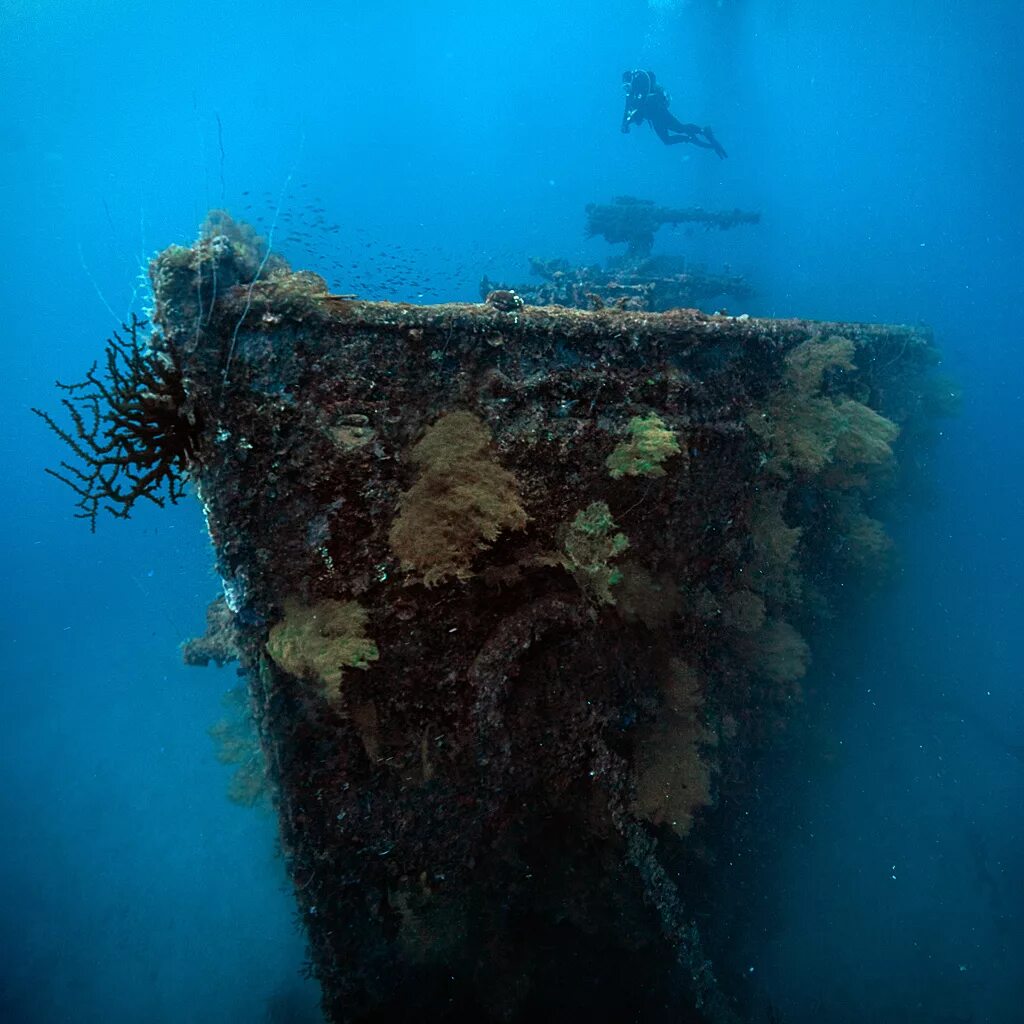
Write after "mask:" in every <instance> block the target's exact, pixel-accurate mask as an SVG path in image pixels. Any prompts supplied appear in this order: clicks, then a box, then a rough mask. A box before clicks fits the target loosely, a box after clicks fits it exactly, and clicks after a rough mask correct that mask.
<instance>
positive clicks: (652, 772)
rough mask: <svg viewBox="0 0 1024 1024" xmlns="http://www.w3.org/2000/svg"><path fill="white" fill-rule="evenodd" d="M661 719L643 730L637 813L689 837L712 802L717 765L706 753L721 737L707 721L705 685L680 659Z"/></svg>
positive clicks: (667, 687) (667, 684)
mask: <svg viewBox="0 0 1024 1024" xmlns="http://www.w3.org/2000/svg"><path fill="white" fill-rule="evenodd" d="M663 695H664V696H663V699H664V706H663V707H662V709H661V711H660V713H659V715H658V718H657V720H656V721H655V722H654V723H653V724H652V725H650V726H647V727H644V728H641V729H640V730H639V731H638V745H637V750H638V757H637V778H636V794H635V798H634V801H633V811H634V813H636V814H638V815H639V816H641V817H643V818H646V819H648V820H649V821H652V822H654V823H655V824H658V823H660V822H665V823H666V824H667V825H668V826H669V827H670V828H671V829H672V831H673V832H675V833H676V835H679V836H685V835H686V834H687V833H688V832H689V831H690V829H691V828H692V826H693V816H694V814H695V813H696V812H697V811H698V810H699V809H700V808H701V807H707V806H708V805H709V804H710V803H711V773H712V768H713V764H712V762H710V761H709V759H708V758H707V756H706V751H708V750H709V749H710V748H711V747H713V746H714V744H715V743H716V739H717V738H716V735H715V733H714V731H713V730H712V729H709V728H708V727H707V726H706V725H705V724H704V722H703V717H702V716H703V706H704V698H703V681H702V679H701V677H700V674H699V673H698V672H697V671H696V670H695V669H694V668H693V667H692V666H691V665H689V664H687V663H686V662H684V661H682V660H681V659H678V658H676V659H673V661H672V663H671V665H670V668H669V672H668V675H667V678H666V679H665V680H664V684H663Z"/></svg>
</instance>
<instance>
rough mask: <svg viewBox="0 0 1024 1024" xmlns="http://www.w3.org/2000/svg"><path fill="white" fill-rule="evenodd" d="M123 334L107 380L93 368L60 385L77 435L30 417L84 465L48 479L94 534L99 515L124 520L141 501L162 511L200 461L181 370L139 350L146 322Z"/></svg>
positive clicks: (109, 357) (113, 349)
mask: <svg viewBox="0 0 1024 1024" xmlns="http://www.w3.org/2000/svg"><path fill="white" fill-rule="evenodd" d="M123 327H124V333H123V335H122V334H118V333H116V332H115V333H114V335H113V336H112V337H111V338H109V339H108V340H107V347H106V353H105V372H104V371H103V370H100V371H98V370H97V364H96V363H93V365H92V368H91V369H90V370H89V372H88V373H87V374H86V377H85V380H83V381H81V382H80V383H78V384H62V383H61V382H60V381H57V387H58V388H60V389H61V390H62V391H64V392H67V395H68V397H66V398H62V399H61V403H62V404H63V406H64V408H65V409H66V410H67V411H68V414H69V415H70V416H71V422H72V425H73V428H72V429H68V430H65V429H64V428H63V427H61V426H59V425H58V424H57V422H56V421H55V420H54V419H53V417H52V416H50V415H49V413H46V412H42V411H41V410H39V409H33V410H32V411H33V412H34V413H36V415H38V416H41V417H42V418H43V419H44V420H45V421H46V423H47V425H48V426H49V427H50V429H51V430H52V431H53V432H54V433H55V434H56V435H57V436H58V437H59V438H60V439H61V440H62V441H64V443H65V444H66V445H67V446H68V447H69V448H70V449H71V451H72V452H73V453H74V454H75V455H76V456H77V458H78V459H79V460H80V463H81V464H80V465H77V466H75V465H71V464H70V463H68V462H61V464H60V465H61V470H62V471H58V470H55V469H47V470H46V472H47V473H49V474H50V475H51V476H55V477H56V478H57V479H58V480H60V481H62V482H63V483H65V484H67V485H68V486H69V487H70V488H71V489H72V490H73V491H74V492H75V493H76V494H77V495H78V498H79V500H78V502H77V507H78V509H79V511H78V512H77V513H76V517H77V518H79V519H88V520H89V524H90V527H91V529H92V530H93V531H94V532H95V530H96V516H97V514H98V513H99V510H100V509H101V508H105V509H106V510H107V511H108V512H109V513H110V514H111V515H114V516H117V517H118V518H119V519H127V518H128V517H129V515H130V513H131V510H132V508H133V507H134V505H135V503H136V502H137V501H139V500H140V499H145V500H147V501H151V502H153V504H155V505H159V506H161V507H163V505H164V504H165V503H166V502H168V501H169V502H170V503H171V504H174V503H175V502H177V501H178V499H179V498H181V497H183V496H184V494H185V480H186V477H187V474H188V470H189V467H190V466H191V465H192V463H193V462H194V461H195V460H196V458H197V441H198V437H199V424H198V422H197V417H196V416H195V414H194V413H190V412H188V411H187V410H186V401H185V389H184V386H183V384H182V378H181V372H180V370H179V368H178V367H177V366H176V365H175V364H174V362H173V360H171V358H170V357H169V356H166V355H164V354H162V353H157V352H154V351H153V350H152V349H151V348H149V347H147V346H145V345H144V344H143V343H142V342H141V340H140V332H141V331H142V330H143V329H144V328H145V327H146V321H144V320H140V319H139V318H138V317H136V316H134V315H133V316H132V319H131V323H130V324H124V325H123Z"/></svg>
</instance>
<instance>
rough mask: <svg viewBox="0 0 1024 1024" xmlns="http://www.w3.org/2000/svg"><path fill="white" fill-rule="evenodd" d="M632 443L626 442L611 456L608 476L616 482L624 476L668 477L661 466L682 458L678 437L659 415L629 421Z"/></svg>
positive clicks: (608, 462) (635, 417)
mask: <svg viewBox="0 0 1024 1024" xmlns="http://www.w3.org/2000/svg"><path fill="white" fill-rule="evenodd" d="M628 430H629V435H630V437H629V440H628V441H623V442H622V444H620V445H619V446H618V447H617V448H616V449H615V451H613V452H612V453H611V455H609V456H608V461H607V466H608V472H609V473H610V474H611V475H612V478H613V479H616V480H617V479H618V478H619V477H623V476H664V475H665V470H664V469H662V467H661V464H662V463H663V462H664V461H665V460H666V459H668V458H671V457H672V456H673V455H678V454H679V442H678V441H677V440H676V435H675V434H673V433H672V431H671V430H669V429H668V427H666V426H665V421H664V420H663V419H662V418H661V417H660V416H659V415H658V414H657V413H655V412H652V413H649V414H648V415H646V416H634V417H633V418H632V419H631V420H630V421H629V427H628Z"/></svg>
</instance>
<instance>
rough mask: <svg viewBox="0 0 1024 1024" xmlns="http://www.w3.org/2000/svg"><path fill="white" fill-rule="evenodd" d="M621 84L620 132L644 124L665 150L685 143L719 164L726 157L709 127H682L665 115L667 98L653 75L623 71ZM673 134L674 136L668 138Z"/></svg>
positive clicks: (667, 114)
mask: <svg viewBox="0 0 1024 1024" xmlns="http://www.w3.org/2000/svg"><path fill="white" fill-rule="evenodd" d="M622 83H623V88H625V89H626V109H625V110H624V111H623V113H622V130H623V131H624V132H628V131H629V126H630V125H631V124H643V123H644V121H647V122H649V123H650V126H651V127H652V128H653V129H654V132H655V134H656V135H657V136H658V138H659V139H661V141H662V142H664V143H665V145H666V146H675V145H678V144H679V143H680V142H689V143H692V144H693V145H694V146H701V147H703V148H704V149H713V150H714V151H715V152H716V153H717V154H718V155H719V157H721V158H722V159H723V160H724V159H725V157H727V156H728V153H726V151H725V150H724V149H723V148H722V147H721V145H720V144H719V142H718V140H717V139H716V138H715V136H714V134H713V133H712V131H711V129H710V128H709V127H704V128H702V127H701V126H700V125H697V124H683V122H682V121H680V120H679V119H678V118H677V117H675V116H674V115H673V114H672V113H670V112H669V109H668V96H667V95H666V94H665V90H664V89H663V88H662V87H661V86H660V85H658V83H657V82H656V81H655V79H654V72H652V71H627V72H626V73H625V74H624V75H623V76H622ZM673 132H674V133H675V134H670V133H673Z"/></svg>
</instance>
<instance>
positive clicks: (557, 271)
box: [480, 196, 760, 312]
mask: <svg viewBox="0 0 1024 1024" xmlns="http://www.w3.org/2000/svg"><path fill="white" fill-rule="evenodd" d="M759 220H760V215H759V214H756V213H749V212H745V211H742V210H728V211H710V210H702V209H700V208H699V207H690V208H687V209H668V208H665V207H660V206H655V205H654V203H652V202H650V201H649V200H646V199H633V198H631V197H629V196H620V197H619V198H618V199H616V200H615V201H614V202H613V203H610V204H598V203H591V204H590V205H589V206H588V207H587V227H586V233H587V236H588V237H589V236H591V235H603V236H604V238H605V239H606V240H607V241H609V242H628V243H629V246H628V248H627V250H626V252H625V254H623V255H621V256H618V257H615V258H613V259H610V260H609V261H608V267H607V269H602V268H600V267H596V266H591V267H574V266H571V265H570V264H569V263H568V262H567V261H566V260H560V259H556V260H540V259H536V258H533V259H531V260H530V272H531V273H532V274H535V275H536V276H538V277H540V278H542V283H541V284H535V283H533V284H521V285H516V286H515V287H514V288H512V287H509V286H507V285H503V284H496V283H495V282H493V281H491V280H490V279H489V278H488V277H486V276H485V277H484V278H483V280H482V281H481V282H480V296H481V298H485V299H486V301H487V302H492V301H493V297H494V296H498V297H502V296H513V297H514V298H515V300H517V301H518V302H519V303H522V302H524V301H525V302H526V303H528V304H529V305H532V306H571V307H573V308H575V309H593V310H601V309H606V308H609V307H612V308H615V309H630V310H637V311H643V310H646V311H650V312H663V311H664V310H668V309H678V308H691V307H697V306H701V305H703V304H704V303H706V302H709V301H710V300H712V299H714V298H717V297H718V296H722V295H731V296H733V297H734V298H737V299H745V298H749V297H750V296H751V295H752V294H753V289H752V288H751V287H750V285H749V284H748V283H747V281H746V280H745V279H744V278H743V277H742V276H740V275H738V274H733V273H732V272H731V271H730V270H729V269H728V268H726V269H725V270H724V271H722V272H721V273H714V272H712V271H710V270H708V269H707V268H706V267H704V266H700V265H695V264H692V263H689V262H687V261H686V260H685V259H682V258H680V257H677V256H669V255H659V256H652V255H651V249H652V248H653V245H654V233H655V231H656V230H657V229H658V228H659V227H660V226H661V225H662V224H688V223H700V224H705V225H707V226H708V227H717V228H719V229H720V230H725V229H727V228H731V227H734V226H736V225H737V224H756V223H757V222H758V221H759ZM504 301H507V300H504Z"/></svg>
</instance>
